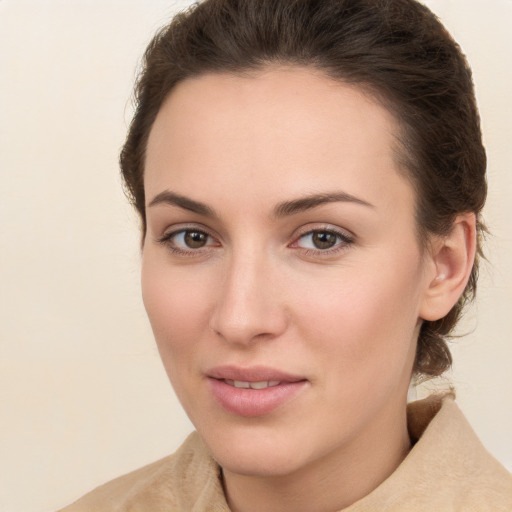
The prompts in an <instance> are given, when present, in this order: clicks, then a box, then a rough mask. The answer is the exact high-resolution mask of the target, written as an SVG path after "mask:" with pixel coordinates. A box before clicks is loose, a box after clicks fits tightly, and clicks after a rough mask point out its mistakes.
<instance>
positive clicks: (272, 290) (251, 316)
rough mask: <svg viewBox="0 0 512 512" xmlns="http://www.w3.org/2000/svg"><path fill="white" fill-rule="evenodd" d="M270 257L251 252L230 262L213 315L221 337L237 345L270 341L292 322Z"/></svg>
mask: <svg viewBox="0 0 512 512" xmlns="http://www.w3.org/2000/svg"><path fill="white" fill-rule="evenodd" d="M269 260H270V258H265V257H264V256H260V257H258V256H256V255H254V254H250V255H248V254H247V253H245V254H241V255H238V256H237V257H233V258H231V261H229V262H226V263H225V264H226V270H225V272H224V275H223V280H222V285H221V288H220V290H219V293H218V295H217V298H216V302H215V306H214V309H213V311H212V314H211V319H210V326H211V328H212V329H213V331H214V332H215V333H216V334H217V336H219V337H221V338H222V339H223V340H224V341H226V342H228V343H231V344H236V345H240V346H241V345H248V344H252V343H254V342H255V341H256V340H270V339H273V338H276V337H278V336H279V335H280V334H282V333H283V332H284V331H285V330H286V328H287V323H288V314H287V310H286V305H285V303H284V300H283V298H282V297H283V294H282V293H281V292H282V289H281V288H282V287H281V286H280V284H279V283H280V280H279V279H278V272H277V269H276V268H275V266H273V265H272V263H271V262H270V261H269Z"/></svg>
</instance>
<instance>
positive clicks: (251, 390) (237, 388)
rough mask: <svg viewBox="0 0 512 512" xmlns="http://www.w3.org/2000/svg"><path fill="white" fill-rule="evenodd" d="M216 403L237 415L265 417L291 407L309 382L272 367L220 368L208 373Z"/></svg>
mask: <svg viewBox="0 0 512 512" xmlns="http://www.w3.org/2000/svg"><path fill="white" fill-rule="evenodd" d="M207 377H208V381H209V384H210V391H211V393H212V396H213V399H214V400H215V402H216V403H217V404H218V405H220V406H221V407H222V409H224V410H225V411H226V412H228V413H230V414H234V415H237V416H245V417H255V416H263V415H266V414H269V413H271V412H273V411H275V410H276V409H278V408H281V407H283V406H285V405H286V404H288V403H289V402H290V401H292V399H294V398H295V397H297V395H298V394H299V392H300V391H301V390H303V389H304V388H305V387H306V385H307V383H308V380H307V379H305V378H304V377H300V376H297V375H292V374H289V373H286V372H282V371H280V370H276V369H273V368H268V367H262V366H257V367H256V366H253V367H250V368H239V367H234V366H223V367H217V368H214V369H212V370H210V371H209V372H208V373H207Z"/></svg>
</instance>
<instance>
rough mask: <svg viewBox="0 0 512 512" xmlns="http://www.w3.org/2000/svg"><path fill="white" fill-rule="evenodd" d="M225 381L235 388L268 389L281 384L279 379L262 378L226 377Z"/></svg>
mask: <svg viewBox="0 0 512 512" xmlns="http://www.w3.org/2000/svg"><path fill="white" fill-rule="evenodd" d="M224 382H225V383H226V384H229V385H230V386H234V387H235V388H239V389H266V388H272V387H274V386H279V384H281V382H280V381H278V380H262V381H259V382H249V381H243V380H231V379H224Z"/></svg>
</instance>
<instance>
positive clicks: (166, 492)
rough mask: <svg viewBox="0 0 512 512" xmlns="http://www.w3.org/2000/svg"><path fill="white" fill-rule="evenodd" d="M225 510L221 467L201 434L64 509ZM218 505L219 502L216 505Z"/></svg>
mask: <svg viewBox="0 0 512 512" xmlns="http://www.w3.org/2000/svg"><path fill="white" fill-rule="evenodd" d="M203 502H204V503H210V505H212V504H215V503H218V506H216V508H214V509H210V510H219V511H221V510H224V503H223V502H224V495H223V492H222V487H221V484H220V478H219V468H218V466H217V464H216V463H215V461H214V460H213V458H212V457H211V456H210V454H209V452H208V450H207V449H206V447H205V446H204V444H203V442H202V441H201V439H200V437H199V435H198V434H197V433H195V432H194V433H193V434H191V435H190V436H189V437H188V438H187V439H186V441H185V442H184V443H183V444H182V446H181V447H180V448H179V449H178V450H177V451H176V452H175V453H174V454H172V455H169V456H167V457H165V458H163V459H161V460H158V461H156V462H153V463H152V464H149V465H147V466H144V467H142V468H140V469H137V470H136V471H132V472H131V473H128V474H126V475H123V476H121V477H119V478H116V479H115V480H112V481H110V482H108V483H106V484H104V485H102V486H100V487H98V488H96V489H94V490H93V491H91V492H90V493H88V494H86V495H85V496H83V497H82V498H80V499H79V500H78V501H76V502H75V503H73V504H71V505H69V506H68V507H66V508H64V509H62V510H61V511H60V512H107V511H108V512H128V511H130V512H143V511H144V512H147V511H148V510H151V511H152V512H160V511H170V510H172V511H187V512H190V511H191V510H197V511H199V510H201V505H200V504H201V503H203ZM214 506H215V505H214Z"/></svg>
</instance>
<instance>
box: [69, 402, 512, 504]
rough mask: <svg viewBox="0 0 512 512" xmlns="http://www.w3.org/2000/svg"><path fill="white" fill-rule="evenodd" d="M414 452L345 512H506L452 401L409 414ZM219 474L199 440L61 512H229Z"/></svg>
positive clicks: (508, 480)
mask: <svg viewBox="0 0 512 512" xmlns="http://www.w3.org/2000/svg"><path fill="white" fill-rule="evenodd" d="M407 413H408V426H409V433H410V435H411V439H412V440H413V443H415V444H414V447H413V448H412V450H411V451H410V453H409V455H408V456H407V457H406V458H405V459H404V461H403V462H402V463H401V464H400V466H399V467H398V468H397V469H396V470H395V472H394V473H393V474H392V475H391V476H390V477H389V478H388V479H386V480H385V481H384V482H383V483H382V484H381V485H379V486H378V487H377V488H376V489H375V490H374V491H372V492H371V493H370V494H369V495H367V496H365V497H364V498H362V499H361V500H359V501H357V502H356V503H354V504H352V505H351V506H349V507H348V508H345V509H343V512H362V511H365V512H371V511H375V512H377V511H378V512H399V511H407V512H412V511H414V512H424V511H429V512H431V511H436V512H448V511H449V512H454V511H464V512H485V511H489V512H491V511H492V512H501V511H503V512H505V511H507V512H510V511H512V475H510V474H509V473H508V472H507V471H506V470H505V468H503V466H501V464H500V463H499V462H498V461H496V460H495V459H494V458H493V457H492V456H491V455H490V454H489V453H488V452H487V451H486V450H485V448H484V447H483V446H482V444H481V443H480V441H479V440H478V438H477V437H476V435H475V433H474V432H473V430H472V429H471V427H470V426H469V424H468V422H467V421H466V419H465V418H464V416H463V415H462V413H461V411H460V410H459V408H458V407H457V405H456V404H455V402H454V401H453V399H452V397H451V396H445V397H439V396H432V397H430V398H428V399H426V400H420V401H417V402H413V403H412V404H409V406H408V410H407ZM219 476H220V471H219V467H218V465H217V464H216V463H215V461H214V460H213V458H212V457H211V455H210V454H209V452H208V450H207V448H206V447H205V445H204V444H203V443H202V441H201V439H200V438H199V436H198V434H197V433H193V434H191V435H190V436H189V437H188V438H187V440H186V441H185V442H184V443H183V445H182V446H181V447H180V448H179V450H178V451H177V452H176V453H174V454H173V455H170V456H168V457H166V458H164V459H162V460H159V461H157V462H154V463H153V464H150V465H149V466H145V467H143V468H141V469H138V470H137V471H134V472H132V473H129V474H127V475H124V476H122V477H120V478H117V479H115V480H112V481H111V482H109V483H107V484H105V485H102V486H101V487H98V488H97V489H95V490H94V491H92V492H90V493H89V494H86V495H85V496H84V497H83V498H81V499H79V500H78V501H77V502H75V503H74V504H72V505H70V506H69V507H67V508H65V509H63V510H62V511H61V512H107V511H108V512H163V511H168V512H171V511H172V512H229V507H228V505H227V503H226V500H225V497H224V493H223V491H222V485H221V481H220V478H219Z"/></svg>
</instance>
